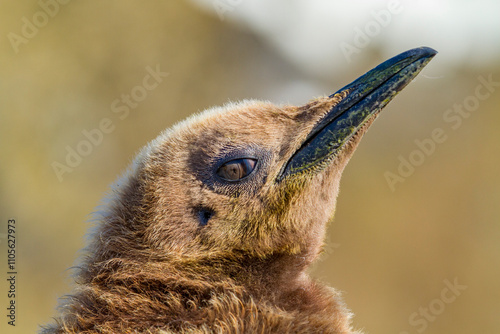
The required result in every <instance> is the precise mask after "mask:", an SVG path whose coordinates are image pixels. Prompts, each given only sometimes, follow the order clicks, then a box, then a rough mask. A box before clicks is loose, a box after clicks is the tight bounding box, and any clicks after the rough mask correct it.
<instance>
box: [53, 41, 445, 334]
mask: <svg viewBox="0 0 500 334" xmlns="http://www.w3.org/2000/svg"><path fill="white" fill-rule="evenodd" d="M434 55H435V51H434V50H432V49H429V48H419V49H413V50H410V51H407V52H405V53H402V54H400V55H398V56H396V57H394V58H392V59H390V60H388V61H386V62H384V63H382V64H381V65H379V66H378V67H376V68H375V69H373V70H372V71H370V72H368V73H366V74H365V75H363V76H362V77H360V78H359V79H357V80H356V81H354V82H353V83H351V84H349V85H347V86H345V87H343V88H342V89H340V90H339V91H338V92H337V93H334V94H332V95H330V96H328V97H322V98H317V99H315V100H313V101H311V102H309V103H308V104H306V105H304V106H301V107H295V106H276V105H273V104H271V103H266V102H259V101H243V102H240V103H231V104H228V105H226V106H224V107H220V108H212V109H210V110H207V111H205V112H203V113H201V114H199V115H196V116H193V117H191V118H189V119H187V120H185V121H184V122H181V123H180V124H178V125H176V126H174V127H173V128H171V129H169V130H167V131H165V132H164V133H163V134H161V135H160V136H159V137H158V138H157V139H155V140H154V141H153V142H151V143H150V144H149V145H148V146H147V147H145V148H144V149H143V150H142V151H141V152H140V153H139V155H138V157H137V158H136V159H135V161H134V163H133V165H132V167H131V168H130V169H129V171H128V172H127V173H126V174H125V176H124V177H122V179H121V180H119V181H118V182H117V183H116V185H115V187H114V192H113V195H112V197H111V198H110V201H109V203H107V204H106V207H105V209H104V210H103V212H102V217H101V218H100V219H99V222H98V224H97V226H96V228H95V231H94V232H93V234H92V240H91V243H90V245H89V246H88V247H87V250H86V257H85V259H84V260H83V263H82V264H81V265H80V269H79V272H78V273H77V278H78V284H79V285H80V286H79V289H78V290H77V291H76V292H75V293H74V294H73V295H72V296H71V297H70V298H69V299H67V300H66V302H64V303H63V305H62V306H63V307H62V313H63V314H62V316H61V317H60V318H58V320H57V324H56V325H54V326H52V327H48V328H46V329H45V331H46V332H47V333H48V332H57V333H62V332H64V333H78V332H85V333H94V332H95V333H108V332H109V333H122V332H123V333H129V332H138V333H143V332H144V333H170V332H180V333H197V332H200V333H212V332H214V333H242V332H244V333H255V332H262V333H297V332H304V333H305V332H307V333H354V332H353V331H352V330H351V325H350V313H349V312H348V311H347V309H346V308H345V307H344V305H343V303H342V301H341V300H340V298H339V296H338V293H337V292H336V291H335V290H333V289H331V288H327V287H325V286H323V285H321V284H319V283H317V282H315V281H314V280H312V279H310V278H309V277H308V275H307V273H306V269H307V267H308V266H309V265H310V264H311V262H313V261H314V260H315V259H316V258H317V256H318V255H319V253H320V252H321V248H322V245H323V239H324V235H325V229H326V226H327V225H328V222H329V221H330V220H331V219H332V217H333V213H334V210H335V201H336V197H337V194H338V189H339V181H340V177H341V174H342V171H343V169H344V167H345V165H346V164H347V162H348V160H349V158H350V157H351V155H352V154H353V152H354V150H355V148H356V146H357V145H358V143H359V141H360V139H361V137H362V136H363V134H364V133H365V132H366V130H367V129H368V127H369V126H370V125H371V124H372V122H373V121H374V119H375V118H376V117H377V116H378V114H379V111H380V110H381V109H382V108H383V107H384V106H385V105H386V104H387V103H388V102H389V101H390V100H391V99H392V98H393V97H394V96H395V95H396V94H397V93H398V92H399V91H400V90H401V89H402V88H403V87H405V86H406V84H408V83H409V82H410V81H411V79H413V78H414V77H415V76H416V75H417V74H418V72H419V71H420V70H421V69H422V68H423V67H424V66H425V65H426V64H427V62H429V61H430V59H431V58H432V57H433V56H434Z"/></svg>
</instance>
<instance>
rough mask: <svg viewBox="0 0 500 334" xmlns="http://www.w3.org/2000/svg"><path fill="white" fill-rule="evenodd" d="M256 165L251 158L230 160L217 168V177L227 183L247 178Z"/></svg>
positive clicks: (255, 161)
mask: <svg viewBox="0 0 500 334" xmlns="http://www.w3.org/2000/svg"><path fill="white" fill-rule="evenodd" d="M256 163H257V160H255V159H251V158H243V159H235V160H231V161H228V162H226V163H225V164H223V165H222V166H220V167H219V169H218V170H217V175H218V176H220V177H221V178H223V179H224V180H227V181H238V180H241V179H242V178H244V177H246V176H248V175H249V174H250V173H251V172H252V171H253V170H254V168H255V165H256Z"/></svg>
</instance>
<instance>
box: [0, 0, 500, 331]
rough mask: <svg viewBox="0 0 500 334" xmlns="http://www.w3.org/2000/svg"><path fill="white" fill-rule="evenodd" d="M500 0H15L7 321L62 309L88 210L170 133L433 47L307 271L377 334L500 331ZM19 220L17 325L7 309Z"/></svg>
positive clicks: (7, 175) (35, 318)
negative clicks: (236, 106)
mask: <svg viewBox="0 0 500 334" xmlns="http://www.w3.org/2000/svg"><path fill="white" fill-rule="evenodd" d="M499 7H500V5H499V3H498V2H497V1H487V0H482V1H474V2H470V1H469V2H467V1H453V2H452V1H451V0H449V1H439V2H437V1H430V0H429V1H424V0H422V1H395V0H380V1H378V0H377V1H374V0H370V1H368V0H364V1H356V2H353V1H347V0H342V1H322V0H312V1H290V0H288V1H285V0H275V1H265V0H259V1H257V0H253V1H249V0H191V1H187V0H185V1H168V2H167V1H164V2H158V1H141V2H139V1H129V0H122V1H106V2H102V1H84V2H82V1H79V2H77V1H69V0H64V1H63V0H58V1H57V0H42V1H40V2H38V1H22V2H21V1H13V0H7V1H2V2H1V3H0V35H1V36H2V38H1V41H0V91H1V93H0V96H1V98H0V133H1V141H0V156H1V159H0V213H1V216H0V219H1V224H2V225H1V226H2V230H1V231H0V241H1V243H0V254H1V261H0V263H1V266H2V276H1V277H2V279H1V280H0V281H1V284H0V295H1V297H0V309H2V310H3V311H2V312H1V313H2V314H1V318H0V319H2V320H1V323H0V332H2V333H6V332H7V333H34V332H35V331H37V329H38V326H39V325H42V324H46V323H47V322H49V321H50V320H51V317H53V316H54V315H55V307H56V304H57V298H58V297H60V296H62V295H63V294H65V293H68V292H69V291H70V289H71V279H70V276H69V275H70V273H71V271H70V270H68V268H69V267H71V266H72V265H73V264H74V262H75V260H76V259H77V256H78V251H79V250H80V249H81V248H82V247H83V245H84V242H85V238H84V235H85V233H86V231H87V228H88V226H89V223H88V221H89V220H90V219H91V213H92V211H93V210H95V208H96V207H97V206H98V205H99V203H100V199H101V198H102V197H103V195H104V194H105V193H106V192H107V190H108V186H109V185H110V183H112V182H113V181H114V180H115V179H116V178H117V176H118V175H120V174H121V173H122V172H123V171H124V170H125V168H126V166H127V165H128V164H129V162H130V161H131V159H132V158H133V157H134V154H135V153H136V152H137V151H138V150H139V149H140V148H141V147H142V146H143V145H145V144H146V143H147V142H148V141H150V140H152V139H153V138H154V137H156V135H157V134H158V133H159V132H160V131H162V130H163V129H165V128H167V127H169V126H171V125H172V124H173V123H175V122H177V121H179V120H181V119H184V118H185V117H186V116H188V115H190V114H192V113H194V112H197V111H200V110H203V109H205V108H207V107H210V106H214V105H220V104H223V103H225V102H227V101H229V100H239V99H243V98H256V99H264V100H270V101H272V102H274V103H291V104H304V103H306V102H307V101H308V100H309V99H311V98H312V97H317V96H321V95H328V94H330V93H332V92H334V91H336V90H337V89H339V88H340V87H342V86H344V85H345V84H347V83H349V82H351V81H352V80H353V79H355V78H357V77H358V76H359V75H361V74H363V73H364V72H366V71H367V70H369V69H371V68H372V67H374V66H375V65H377V64H379V63H380V62H382V61H384V60H386V59H387V58H390V57H391V56H393V55H396V54H398V53H399V52H402V51H405V50H407V49H411V48H414V47H418V46H430V47H433V48H435V49H436V50H438V51H439V54H438V55H437V56H436V57H435V58H434V60H432V62H431V63H430V64H429V65H428V67H426V68H425V70H424V71H423V72H422V73H421V74H420V76H419V77H418V78H417V79H416V80H415V81H414V82H413V83H412V84H411V85H410V86H408V87H407V88H406V89H405V90H404V91H403V92H402V93H401V94H400V95H399V96H398V97H397V98H396V99H395V100H394V101H393V102H392V103H391V104H390V105H389V106H388V107H387V109H386V110H385V111H384V112H383V113H382V115H381V117H380V118H379V119H378V120H377V122H376V123H375V124H374V126H372V128H371V129H370V131H369V133H368V134H366V136H365V138H364V139H363V141H362V142H361V145H360V146H359V148H358V150H357V152H356V154H355V155H354V157H353V159H352V160H351V162H350V163H349V165H348V167H347V168H346V171H345V173H344V177H343V180H342V184H341V194H340V197H339V202H338V207H337V212H336V216H335V220H334V223H333V225H332V226H330V228H329V234H328V238H327V241H328V244H327V246H326V248H325V254H324V255H323V257H322V258H321V260H320V261H319V262H318V263H317V264H316V265H315V266H314V267H313V268H312V270H311V273H312V275H313V276H314V277H317V278H319V279H320V280H322V281H324V282H326V283H327V284H329V285H331V286H334V287H336V288H338V289H340V290H341V291H344V298H345V300H346V302H347V305H348V306H349V307H350V308H351V309H352V310H353V312H354V313H355V318H354V323H355V326H356V328H359V329H364V330H365V331H366V333H395V334H409V333H429V334H431V333H456V334H461V333H500V287H499V284H498V282H499V278H500V212H499V204H500V203H499V202H500V173H499V168H498V166H499V165H500V154H499V153H500V150H499V143H500V131H498V124H499V123H500V113H499V107H498V106H499V105H500V20H499V19H498V13H500V8H499ZM154 72H156V73H157V74H156V76H151V74H150V73H154ZM167 73H168V74H167ZM148 75H149V77H148ZM145 78H149V79H147V80H146V81H147V82H146V84H145V81H144V80H145ZM151 78H155V80H152V79H151ZM148 80H149V81H148ZM154 83H156V85H153V84H154ZM153 86H155V87H153ZM127 96H128V97H127ZM436 131H437V132H438V133H440V135H439V136H438V137H439V138H437V137H435V136H434V137H433V133H434V134H435V133H436ZM99 134H100V135H99ZM89 137H90V138H92V140H90V139H89ZM75 152H76V153H75ZM9 218H15V219H16V221H17V230H16V235H17V242H18V253H17V254H18V257H17V270H18V279H17V299H16V302H17V307H18V308H17V321H16V327H11V326H7V320H8V319H7V318H6V314H7V311H6V307H7V306H8V302H9V301H8V299H7V291H8V286H7V281H6V278H7V274H6V272H7V267H6V257H7V242H6V233H7V231H6V228H7V226H6V225H7V220H8V219H9ZM450 286H455V287H454V288H450Z"/></svg>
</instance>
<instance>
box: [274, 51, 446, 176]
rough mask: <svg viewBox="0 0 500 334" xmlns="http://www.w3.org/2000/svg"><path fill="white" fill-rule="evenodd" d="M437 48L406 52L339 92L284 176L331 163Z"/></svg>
mask: <svg viewBox="0 0 500 334" xmlns="http://www.w3.org/2000/svg"><path fill="white" fill-rule="evenodd" d="M436 53H437V52H436V51H435V50H433V49H431V48H427V47H422V48H417V49H412V50H409V51H406V52H403V53H401V54H399V55H397V56H395V57H393V58H391V59H389V60H386V61H385V62H383V63H382V64H380V65H378V66H377V67H375V68H374V69H372V70H371V71H369V72H367V73H366V74H364V75H363V76H361V77H359V78H358V79H356V80H355V81H354V82H352V83H350V84H349V85H347V86H345V87H343V88H341V89H340V90H338V91H337V92H336V93H334V94H332V95H330V97H333V96H334V95H335V94H339V93H341V92H347V96H346V97H345V98H344V99H342V100H341V101H340V102H339V103H338V104H337V105H335V107H333V108H332V110H330V112H329V113H328V114H327V115H326V116H325V117H324V118H323V119H322V120H321V121H320V122H318V123H317V124H316V125H315V126H314V128H313V129H312V131H311V132H310V133H309V135H308V136H307V138H306V140H305V141H304V142H303V144H302V145H301V147H300V148H299V149H298V150H297V151H296V152H295V153H294V154H293V156H292V157H291V158H290V159H289V160H288V163H287V164H286V165H285V167H284V169H283V171H282V173H281V175H280V179H283V178H284V177H286V176H288V175H292V174H297V173H300V172H304V171H307V170H310V169H311V168H313V167H314V168H317V167H321V166H322V165H326V164H328V162H329V161H331V160H332V159H333V158H334V157H335V156H336V155H337V153H339V152H340V151H341V150H342V148H343V147H344V145H345V144H346V143H348V142H349V140H350V139H351V138H352V137H353V136H354V135H355V134H356V133H357V132H358V131H359V130H360V129H361V128H362V127H363V125H365V124H366V122H367V121H369V120H370V119H372V118H373V117H374V116H375V115H377V114H378V113H379V112H380V110H382V108H384V107H385V106H386V105H387V104H388V103H389V102H390V101H391V100H392V99H393V98H394V96H396V94H397V93H399V92H400V91H401V90H402V89H403V88H404V87H406V85H408V83H410V81H411V80H412V79H413V78H415V77H416V76H417V74H418V73H419V72H420V71H421V70H422V68H424V67H425V65H427V63H428V62H429V61H430V60H431V59H432V57H434V56H435V55H436Z"/></svg>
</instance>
